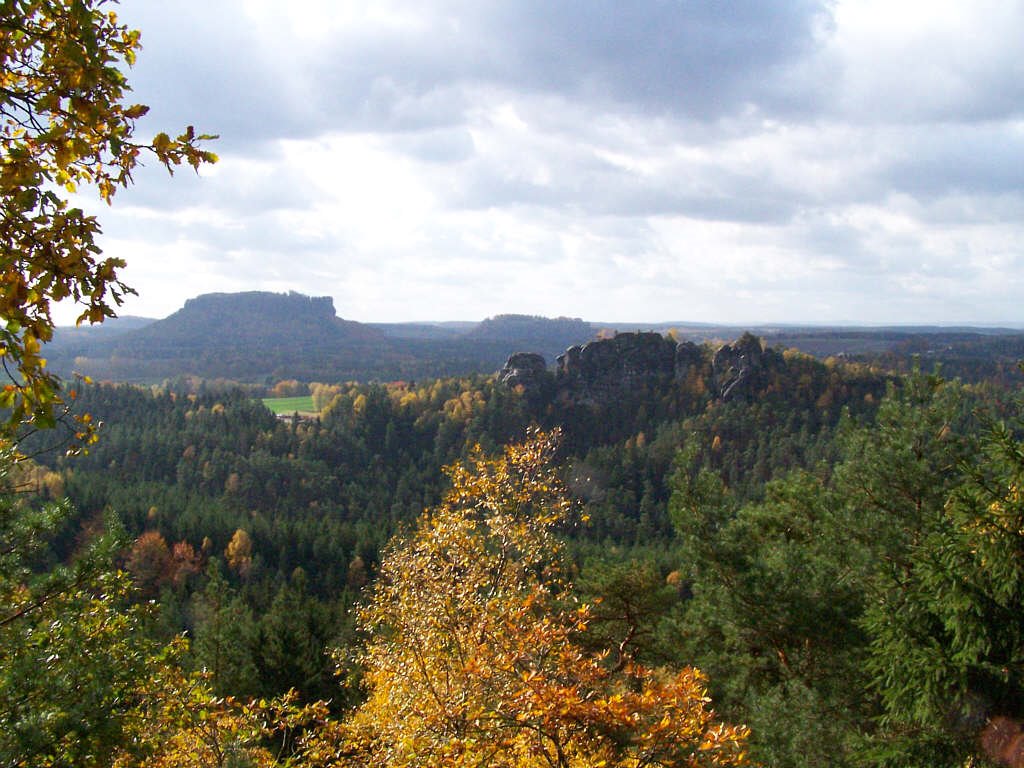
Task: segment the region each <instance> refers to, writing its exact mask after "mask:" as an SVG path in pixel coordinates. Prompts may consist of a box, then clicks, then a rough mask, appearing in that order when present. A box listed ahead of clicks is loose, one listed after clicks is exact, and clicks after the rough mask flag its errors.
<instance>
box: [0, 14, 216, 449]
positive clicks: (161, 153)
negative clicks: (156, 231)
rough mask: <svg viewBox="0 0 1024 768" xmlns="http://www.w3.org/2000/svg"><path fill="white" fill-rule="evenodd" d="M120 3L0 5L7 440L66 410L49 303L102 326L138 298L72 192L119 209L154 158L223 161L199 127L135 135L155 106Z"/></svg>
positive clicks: (0, 306) (0, 294) (0, 253)
mask: <svg viewBox="0 0 1024 768" xmlns="http://www.w3.org/2000/svg"><path fill="white" fill-rule="evenodd" d="M112 6H113V4H112V3H111V2H108V1H107V0H10V1H9V2H5V3H3V4H2V5H0V321H2V322H0V359H2V362H3V366H4V369H5V372H6V374H7V376H8V379H9V381H8V383H7V384H6V385H5V386H4V387H3V389H2V390H0V407H4V408H7V409H9V410H8V416H7V417H6V418H7V429H6V431H7V432H8V433H9V432H11V431H12V430H15V429H17V427H18V426H19V425H20V424H23V423H25V422H29V423H34V424H36V425H41V426H46V425H50V424H52V423H53V421H54V416H55V406H57V405H58V404H59V403H60V402H61V399H60V395H59V394H58V391H57V390H58V381H57V379H56V378H55V377H54V376H53V375H52V374H50V373H49V372H47V370H46V368H45V360H44V359H43V357H42V350H41V345H42V344H43V343H45V342H47V341H49V340H50V339H51V338H52V335H53V329H54V322H53V318H52V315H51V304H52V303H53V302H57V301H63V300H66V299H70V300H73V301H75V302H77V303H78V304H79V305H80V306H81V314H80V315H79V318H78V321H79V322H80V323H81V322H90V323H96V322H102V321H103V320H104V319H106V318H108V317H112V316H113V315H114V310H115V309H116V307H117V306H118V305H119V304H120V303H121V302H122V300H123V298H124V296H125V295H126V294H127V293H130V292H131V289H130V288H129V287H128V286H127V285H125V284H124V283H123V282H122V281H121V279H120V277H119V270H120V269H121V268H122V267H123V266H124V262H123V261H122V260H121V259H118V258H113V257H104V256H103V254H102V253H101V251H100V249H99V247H98V246H97V244H96V236H97V235H98V234H99V232H100V224H99V222H98V221H97V219H96V217H94V216H90V215H87V214H86V213H85V212H84V211H83V210H82V209H81V208H75V207H72V206H71V205H70V203H69V200H68V195H69V194H70V193H74V192H77V191H81V190H84V189H86V188H93V189H95V190H96V191H97V192H98V193H99V195H100V197H101V198H102V199H103V200H104V201H106V202H107V203H110V202H111V201H112V200H113V197H114V194H115V192H116V191H117V190H118V189H119V188H121V187H125V186H127V185H128V184H130V183H131V181H132V173H133V171H134V170H135V168H136V166H137V165H138V164H139V162H140V160H141V158H142V157H143V156H144V155H145V154H149V155H150V156H152V157H155V158H156V160H157V161H158V162H159V163H161V164H162V165H164V166H165V167H167V169H168V170H171V169H172V168H173V167H174V166H177V165H180V164H182V163H187V164H189V165H191V166H192V167H193V168H198V167H199V166H200V165H201V164H203V163H208V162H214V161H215V160H216V156H215V155H213V154H212V153H211V152H208V151H206V150H204V149H202V148H201V147H200V144H201V142H202V141H204V140H206V139H209V138H213V137H212V136H207V135H202V134H197V133H196V131H195V130H194V129H193V128H192V127H191V126H189V127H188V128H186V129H185V130H184V131H183V132H181V133H180V134H179V135H178V136H177V137H176V138H171V137H170V136H169V135H168V134H166V133H158V134H156V136H154V137H153V138H152V139H151V140H149V141H142V140H139V139H138V138H137V137H136V135H135V132H136V123H137V121H138V120H139V118H141V117H142V116H143V115H145V114H146V112H147V110H148V108H147V107H146V106H144V105H142V104H132V103H130V102H129V101H127V100H126V99H127V96H128V93H129V92H130V90H131V89H130V87H129V85H128V81H127V79H126V76H125V71H126V70H127V69H128V68H129V67H131V65H132V64H133V63H134V62H135V57H136V54H137V52H138V50H139V47H140V43H139V40H140V34H139V32H138V31H137V30H132V29H129V28H128V27H126V26H125V25H123V24H121V23H120V22H119V21H118V19H117V15H116V14H115V13H114V11H113V10H112ZM80 431H82V430H80ZM85 431H87V430H85Z"/></svg>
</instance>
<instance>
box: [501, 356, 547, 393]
mask: <svg viewBox="0 0 1024 768" xmlns="http://www.w3.org/2000/svg"><path fill="white" fill-rule="evenodd" d="M548 376H549V374H548V365H547V362H546V361H545V360H544V357H543V356H542V355H538V354H537V353H536V352H516V353H515V354H513V355H511V356H510V357H509V359H508V362H506V363H505V366H504V367H503V368H502V369H501V370H500V371H498V380H499V381H501V382H502V383H503V384H506V385H508V386H510V387H515V386H519V385H522V386H523V387H524V388H525V389H526V390H527V391H531V392H532V391H536V390H537V389H539V388H541V387H542V386H543V384H544V382H545V381H546V379H547V378H548Z"/></svg>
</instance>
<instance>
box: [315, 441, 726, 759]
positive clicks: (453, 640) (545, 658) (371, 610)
mask: <svg viewBox="0 0 1024 768" xmlns="http://www.w3.org/2000/svg"><path fill="white" fill-rule="evenodd" d="M554 449H555V438H554V436H552V435H545V434H537V435H534V436H532V437H531V439H529V440H528V441H527V442H525V443H523V444H521V445H516V446H512V447H509V448H507V449H506V450H505V452H504V454H503V455H502V456H501V457H500V458H497V459H488V458H485V457H484V456H483V455H482V454H481V453H480V452H479V451H478V452H477V453H475V454H474V455H473V456H472V458H471V460H470V462H469V465H468V466H465V465H460V466H456V467H453V468H451V469H450V470H449V472H450V477H451V481H452V488H451V491H450V492H449V493H448V495H447V497H446V498H445V500H444V502H443V503H442V504H441V505H440V506H439V507H438V508H436V509H434V510H433V511H430V512H427V513H426V514H425V515H424V516H423V517H422V518H421V519H420V521H419V524H418V526H417V528H416V530H415V532H414V533H413V534H412V535H411V536H410V537H409V538H408V539H407V540H405V541H402V542H399V543H397V544H395V545H394V546H392V547H391V549H390V551H389V552H388V553H387V554H386V556H385V557H384V559H383V562H382V564H381V573H380V578H379V581H378V585H377V587H376V589H375V591H374V594H373V597H372V600H371V601H370V603H369V604H368V605H367V606H366V608H365V609H364V610H363V611H362V613H361V615H360V621H361V624H362V627H363V629H364V630H365V631H366V632H367V633H368V635H369V641H368V643H367V646H366V649H365V652H364V653H362V655H361V657H360V659H361V661H362V663H363V665H364V667H365V684H366V687H367V691H368V699H367V701H366V703H365V704H363V705H362V706H361V707H360V708H359V709H358V710H356V711H355V713H354V714H353V715H352V717H351V718H349V719H347V720H345V721H343V722H341V723H339V724H336V725H334V726H333V727H328V728H326V729H325V730H324V731H323V732H322V733H321V734H320V735H319V736H318V738H316V739H314V740H313V741H312V742H311V744H310V745H309V752H308V758H309V759H310V760H314V761H316V760H320V761H322V762H325V763H329V764H334V765H350V766H356V765H374V766H413V765H416V766H483V765H490V766H509V767H510V768H511V766H516V767H517V768H519V767H525V766H557V767H558V768H570V766H572V767H576V766H579V767H581V768H582V767H583V766H587V767H588V768H589V767H590V766H623V767H625V766H629V767H630V768H640V767H641V766H698V765H741V764H743V763H744V762H745V753H744V747H743V744H744V740H745V736H746V731H745V729H744V728H742V727H735V726H729V725H725V724H723V723H720V722H719V721H717V719H716V718H715V716H714V713H713V712H712V710H711V709H710V706H709V699H708V697H707V694H706V690H705V680H704V678H703V676H702V675H701V673H700V672H699V671H697V670H695V669H692V668H686V669H682V670H668V669H650V668H647V667H643V666H640V665H638V664H635V663H629V664H625V665H622V666H621V667H617V666H616V665H615V664H614V663H613V662H612V660H611V659H609V658H608V656H607V654H605V653H593V652H590V651H588V650H585V648H584V646H583V645H582V644H581V643H580V642H579V636H580V634H581V633H584V632H586V630H587V626H588V623H589V621H590V617H591V611H590V608H589V607H588V606H586V605H579V604H576V603H575V602H574V601H573V599H572V592H571V585H570V584H569V583H568V581H567V580H566V578H565V577H564V574H563V571H562V569H561V567H560V558H559V545H558V541H557V539H556V538H555V535H554V529H555V528H556V527H557V526H559V525H563V524H564V523H565V520H566V515H567V513H568V511H569V508H570V504H569V501H568V499H567V498H566V496H565V494H564V492H563V491H562V488H561V485H560V483H559V482H558V480H557V477H556V474H555V471H554V469H553V467H552V464H551V461H552V455H553V452H554Z"/></svg>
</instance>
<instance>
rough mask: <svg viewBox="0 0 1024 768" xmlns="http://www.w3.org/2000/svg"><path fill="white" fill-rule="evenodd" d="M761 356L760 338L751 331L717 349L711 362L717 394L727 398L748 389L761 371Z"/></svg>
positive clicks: (723, 398) (724, 398)
mask: <svg viewBox="0 0 1024 768" xmlns="http://www.w3.org/2000/svg"><path fill="white" fill-rule="evenodd" d="M762 358H763V351H762V349H761V340H760V339H759V338H757V337H756V336H754V335H753V334H752V333H744V334H743V335H742V336H741V337H740V338H739V339H737V340H736V342H735V343H733V344H731V345H730V344H726V345H725V346H723V347H722V348H721V349H719V350H718V351H717V352H716V353H715V357H714V360H713V361H712V363H711V370H712V374H713V376H714V380H715V389H716V390H717V391H718V396H719V397H720V398H722V400H729V399H731V398H733V397H735V396H737V395H739V394H741V393H743V392H745V391H747V390H749V388H750V387H751V386H753V385H754V384H755V383H756V379H757V378H758V374H759V373H760V371H761V368H762Z"/></svg>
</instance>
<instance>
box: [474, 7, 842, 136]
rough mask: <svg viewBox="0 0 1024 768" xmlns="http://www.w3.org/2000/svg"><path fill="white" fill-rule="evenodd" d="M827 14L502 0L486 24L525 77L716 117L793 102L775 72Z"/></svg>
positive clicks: (596, 98)
mask: <svg viewBox="0 0 1024 768" xmlns="http://www.w3.org/2000/svg"><path fill="white" fill-rule="evenodd" d="M826 23H827V14H826V12H825V9H824V8H823V6H822V4H821V3H816V2H807V1H806V0H794V1H793V2H750V1H741V2H730V3H721V2H685V1H684V0H667V1H664V2H647V3H622V2H616V1H615V0H594V1H585V0H581V1H578V2H562V3H548V2H539V1H538V0H533V1H532V2H523V3H508V4H503V6H502V8H501V9H496V10H495V14H494V16H492V17H491V18H489V19H488V30H489V32H491V34H492V39H494V40H495V42H496V43H497V44H498V45H499V46H501V48H502V50H503V53H504V56H505V59H506V62H505V63H506V66H507V67H508V71H509V73H510V74H511V75H512V79H513V80H515V81H518V82H520V83H529V84H532V85H534V86H536V87H540V88H543V89H546V90H551V91H555V92H558V93H563V94H571V95H573V96H577V97H580V98H584V99H586V100H588V101H593V102H596V103H604V104H606V105H614V104H628V105H636V106H638V107H639V108H641V109H642V110H643V111H647V112H652V113H669V114H677V115H686V116H690V117H699V118H703V119H715V118H718V117H722V116H724V115H729V114H732V113H734V112H736V111H737V110H741V109H743V108H745V107H747V106H748V105H752V106H755V107H759V108H762V109H764V111H765V112H768V113H773V112H775V111H777V107H780V106H782V105H783V102H784V101H789V100H790V99H786V100H783V99H779V98H778V93H777V83H776V79H777V78H779V77H785V75H786V72H787V69H788V68H789V67H790V66H791V65H793V64H794V63H795V62H796V61H798V60H799V59H801V58H802V57H804V56H806V55H808V54H809V53H810V52H812V51H813V49H814V47H815V46H816V45H817V44H818V43H819V42H820V39H819V34H818V33H819V32H820V30H821V29H822V27H823V26H825V24H826ZM503 35H504V39H503ZM805 96H813V94H805Z"/></svg>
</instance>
